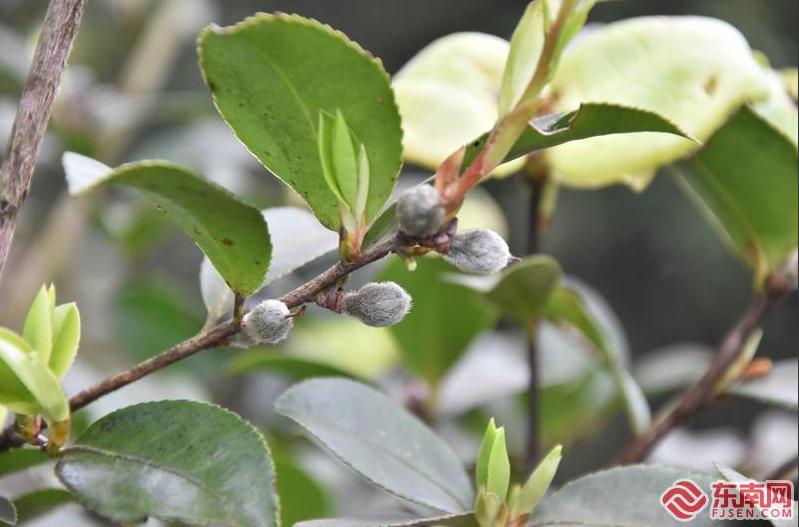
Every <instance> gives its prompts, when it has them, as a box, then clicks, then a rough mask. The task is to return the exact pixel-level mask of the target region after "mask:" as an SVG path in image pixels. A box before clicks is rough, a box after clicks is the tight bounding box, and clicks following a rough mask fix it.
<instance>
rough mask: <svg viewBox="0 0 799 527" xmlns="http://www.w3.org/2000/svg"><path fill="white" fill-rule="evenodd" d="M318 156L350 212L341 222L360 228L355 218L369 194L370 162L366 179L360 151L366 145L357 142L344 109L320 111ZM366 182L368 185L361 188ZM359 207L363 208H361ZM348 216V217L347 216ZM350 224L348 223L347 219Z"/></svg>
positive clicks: (330, 184) (324, 170)
mask: <svg viewBox="0 0 799 527" xmlns="http://www.w3.org/2000/svg"><path fill="white" fill-rule="evenodd" d="M318 142H319V157H320V159H321V161H322V170H323V172H324V176H325V181H326V182H327V185H328V187H330V190H332V191H333V193H334V194H335V195H336V197H337V198H338V199H339V201H340V202H341V204H342V206H343V207H344V208H345V209H346V210H347V213H344V212H342V214H343V216H342V222H343V223H344V224H345V227H347V228H348V229H350V230H354V229H355V228H357V225H356V224H355V222H356V221H357V220H358V219H359V218H360V217H361V215H362V214H363V212H364V207H365V201H364V202H363V203H360V204H359V201H361V200H365V199H366V198H367V197H368V195H369V164H368V160H367V161H366V172H365V180H363V181H362V178H361V177H360V172H361V171H360V170H359V164H360V160H359V153H360V152H361V150H362V148H363V145H361V144H360V143H359V142H358V139H357V138H356V137H355V136H354V134H353V132H352V131H351V130H350V128H349V126H348V125H347V120H346V119H345V118H344V115H343V114H342V113H341V110H338V111H336V115H335V116H333V115H330V114H328V113H327V112H320V113H319V138H318ZM362 183H363V185H365V188H363V189H361V188H360V186H361V184H362ZM359 198H360V199H359ZM359 207H360V210H359ZM345 218H346V219H345ZM347 220H348V221H349V223H350V225H347V223H348V221H347Z"/></svg>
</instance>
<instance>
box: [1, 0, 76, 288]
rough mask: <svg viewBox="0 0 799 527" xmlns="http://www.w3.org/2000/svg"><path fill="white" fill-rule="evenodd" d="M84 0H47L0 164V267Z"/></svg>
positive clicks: (29, 179) (27, 189)
mask: <svg viewBox="0 0 799 527" xmlns="http://www.w3.org/2000/svg"><path fill="white" fill-rule="evenodd" d="M85 7H86V0H52V2H50V5H49V7H48V8H47V13H46V15H45V17H44V22H43V23H42V30H41V34H40V36H39V41H38V43H37V45H36V52H35V53H34V56H33V62H32V63H31V68H30V72H29V73H28V78H27V80H26V81H25V86H24V87H23V89H22V95H21V97H20V101H19V108H18V109H17V115H16V117H15V118H14V125H13V126H12V128H11V137H10V138H9V141H8V148H7V150H6V157H5V161H4V162H3V166H2V167H0V272H2V270H3V265H4V264H5V261H6V258H7V257H8V252H9V248H10V247H11V240H12V239H13V237H14V228H15V226H16V223H17V217H18V216H19V211H20V209H21V208H22V204H23V203H24V201H25V198H26V197H27V195H28V191H29V190H30V185H31V179H32V178H33V169H34V167H35V165H36V158H37V156H38V154H39V148H40V147H41V144H42V140H43V139H44V131H45V129H46V128H47V120H48V118H49V116H50V110H51V109H52V107H53V100H54V99H55V92H56V89H57V88H58V84H59V81H60V80H61V73H62V72H63V71H64V66H65V64H66V61H67V56H68V55H69V51H70V49H71V48H72V43H73V42H74V40H75V35H76V34H77V32H78V26H79V25H80V20H81V17H82V16H83V11H84V8H85Z"/></svg>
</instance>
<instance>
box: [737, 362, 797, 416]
mask: <svg viewBox="0 0 799 527" xmlns="http://www.w3.org/2000/svg"><path fill="white" fill-rule="evenodd" d="M797 385H799V362H797V361H796V360H783V361H779V362H776V363H775V364H774V366H773V368H772V369H771V371H770V372H769V373H767V374H766V375H764V376H763V377H758V378H755V379H750V380H745V381H740V382H738V383H736V384H733V385H732V386H731V387H730V388H729V390H728V393H731V394H734V395H738V396H741V397H748V398H751V399H755V400H757V401H762V402H764V403H768V404H774V405H777V406H782V407H785V408H788V409H791V410H796V409H797V408H799V397H798V396H797V393H796V386H797Z"/></svg>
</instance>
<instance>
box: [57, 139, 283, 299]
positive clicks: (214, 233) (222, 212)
mask: <svg viewBox="0 0 799 527" xmlns="http://www.w3.org/2000/svg"><path fill="white" fill-rule="evenodd" d="M97 165H100V163H98V162H97V161H94V160H92V159H89V158H86V157H84V156H81V155H79V154H75V153H72V152H67V153H65V154H64V168H65V170H66V172H67V181H68V183H69V189H70V192H71V193H72V194H80V193H83V192H86V191H88V190H91V189H94V188H97V187H99V186H101V185H105V184H108V183H116V184H121V185H127V186H130V187H133V188H136V189H138V190H140V191H141V192H142V194H144V196H145V197H147V199H149V200H150V201H151V202H152V203H153V204H154V205H155V206H156V207H158V208H159V209H160V210H161V211H162V212H164V213H165V214H167V215H168V216H169V217H170V218H171V220H172V221H173V222H175V224H177V225H178V226H179V227H180V228H181V229H182V230H183V231H184V232H185V233H186V234H187V235H188V236H189V237H190V238H191V239H192V240H194V242H195V243H196V244H197V245H198V246H199V247H200V249H201V250H202V251H203V253H205V255H206V256H208V258H209V259H210V260H211V262H213V264H214V267H216V269H217V270H218V271H219V273H220V274H221V275H222V276H223V277H224V279H225V281H227V283H228V284H229V285H230V287H231V288H232V289H233V290H234V291H236V292H237V293H239V294H241V295H247V294H249V293H251V292H253V291H255V290H256V289H257V288H258V287H259V286H260V285H261V282H262V281H263V279H264V276H265V275H266V271H267V269H268V268H269V259H270V256H271V252H272V251H271V245H270V242H269V230H268V228H267V225H266V222H265V221H264V219H263V216H261V213H260V211H259V210H258V209H256V208H255V207H253V206H251V205H248V204H246V203H244V202H243V201H241V200H240V199H239V198H237V197H236V196H234V195H233V194H231V193H230V192H228V191H227V190H225V189H224V188H222V187H220V186H218V185H216V184H214V183H212V182H210V181H208V180H206V179H203V178H201V177H200V176H198V175H196V174H195V173H193V172H191V171H190V170H188V169H187V168H184V167H182V166H180V165H175V164H172V163H169V162H166V161H139V162H136V163H127V164H125V165H121V166H119V167H117V168H115V169H110V168H107V167H106V169H107V171H106V172H102V171H101V168H100V167H98V166H97Z"/></svg>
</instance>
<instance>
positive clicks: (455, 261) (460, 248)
mask: <svg viewBox="0 0 799 527" xmlns="http://www.w3.org/2000/svg"><path fill="white" fill-rule="evenodd" d="M444 259H445V260H446V261H448V262H449V263H451V264H452V265H454V266H455V267H457V268H458V269H460V270H461V271H463V272H466V273H472V274H491V273H496V272H497V271H500V270H502V269H504V268H505V266H506V265H508V261H509V260H510V249H508V244H507V242H506V241H505V240H503V239H502V236H500V235H499V234H497V233H496V232H494V231H491V230H488V229H470V230H467V231H463V232H461V233H458V234H456V235H455V237H454V238H453V239H452V245H451V246H450V249H449V252H448V253H447V254H445V255H444Z"/></svg>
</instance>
